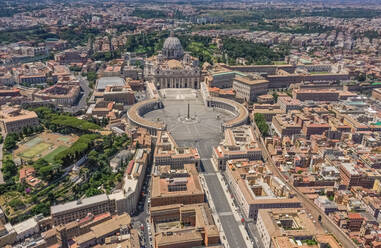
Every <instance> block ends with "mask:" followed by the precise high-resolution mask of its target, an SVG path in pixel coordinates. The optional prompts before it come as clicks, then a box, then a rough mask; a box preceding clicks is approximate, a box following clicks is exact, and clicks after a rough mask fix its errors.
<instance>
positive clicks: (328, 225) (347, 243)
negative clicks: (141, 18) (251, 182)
mask: <svg viewBox="0 0 381 248" xmlns="http://www.w3.org/2000/svg"><path fill="white" fill-rule="evenodd" d="M254 128H255V133H256V136H257V138H258V139H259V140H260V142H259V144H260V146H261V149H262V151H263V156H264V158H265V159H266V160H267V162H268V163H267V164H268V168H269V169H270V170H271V171H272V173H273V174H274V175H275V176H277V177H279V178H280V179H281V180H282V181H283V182H284V183H285V184H287V186H288V187H290V188H291V189H293V190H294V192H295V193H296V195H297V196H298V198H299V199H300V200H302V202H303V204H304V207H305V208H306V209H307V210H308V211H310V213H311V214H312V215H313V216H314V218H315V219H318V216H321V217H322V221H321V223H322V226H323V227H324V228H325V229H326V230H327V231H328V232H330V233H332V234H333V235H335V237H336V238H337V239H338V240H339V241H340V242H341V244H342V245H343V247H345V248H351V247H353V248H356V247H357V245H356V244H355V243H354V242H353V241H352V240H351V239H350V238H349V237H348V236H347V235H346V234H345V233H344V232H343V231H342V230H341V229H340V228H339V227H338V226H337V225H336V224H335V223H334V222H333V221H332V220H331V219H330V218H329V217H328V216H327V215H326V214H325V213H324V212H323V211H322V210H321V209H320V208H318V207H317V206H316V205H315V204H314V203H313V202H312V201H311V200H309V199H308V198H307V197H306V196H305V195H304V194H303V193H301V192H300V191H299V190H298V189H297V188H296V187H294V186H293V185H292V184H291V183H290V182H289V181H288V180H287V179H286V178H285V177H284V176H283V174H282V173H281V172H280V171H279V169H278V167H277V166H276V165H275V164H274V161H273V160H272V158H271V157H270V155H269V152H268V150H267V148H266V147H265V145H264V142H263V139H262V137H261V136H260V134H259V132H258V128H257V127H256V125H255V124H254Z"/></svg>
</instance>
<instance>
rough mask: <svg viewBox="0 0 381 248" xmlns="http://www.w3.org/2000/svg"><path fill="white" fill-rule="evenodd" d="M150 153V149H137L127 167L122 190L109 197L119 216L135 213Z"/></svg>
mask: <svg viewBox="0 0 381 248" xmlns="http://www.w3.org/2000/svg"><path fill="white" fill-rule="evenodd" d="M150 153H151V150H150V149H137V150H136V152H135V156H134V157H133V158H132V160H130V161H129V163H128V165H127V167H126V171H125V173H124V178H123V186H122V189H121V190H118V191H116V192H114V193H112V194H110V195H108V197H109V199H110V200H111V201H114V202H115V211H116V213H117V214H122V213H129V214H133V213H135V211H136V207H137V204H138V202H139V197H140V194H141V191H142V186H143V181H144V178H145V175H146V169H147V165H148V162H149V158H150Z"/></svg>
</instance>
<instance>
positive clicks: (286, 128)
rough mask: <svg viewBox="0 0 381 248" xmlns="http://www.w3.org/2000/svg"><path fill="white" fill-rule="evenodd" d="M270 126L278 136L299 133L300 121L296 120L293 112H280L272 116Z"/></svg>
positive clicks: (300, 128)
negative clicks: (280, 113)
mask: <svg viewBox="0 0 381 248" xmlns="http://www.w3.org/2000/svg"><path fill="white" fill-rule="evenodd" d="M272 126H273V127H274V130H275V132H276V133H277V134H278V135H279V136H280V137H284V136H290V137H291V136H293V135H296V134H300V132H301V130H302V123H301V122H300V121H298V120H296V118H295V116H294V115H293V114H282V115H276V116H274V117H273V120H272Z"/></svg>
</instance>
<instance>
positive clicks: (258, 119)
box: [254, 113, 269, 136]
mask: <svg viewBox="0 0 381 248" xmlns="http://www.w3.org/2000/svg"><path fill="white" fill-rule="evenodd" d="M254 121H255V123H256V124H257V126H258V129H259V131H260V132H261V134H262V135H263V136H267V135H268V133H269V126H268V125H267V123H266V119H265V116H264V115H263V114H260V113H256V114H254Z"/></svg>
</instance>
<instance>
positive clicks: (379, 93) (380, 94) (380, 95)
mask: <svg viewBox="0 0 381 248" xmlns="http://www.w3.org/2000/svg"><path fill="white" fill-rule="evenodd" d="M372 97H373V99H375V100H378V101H381V89H374V90H373V91H372Z"/></svg>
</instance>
